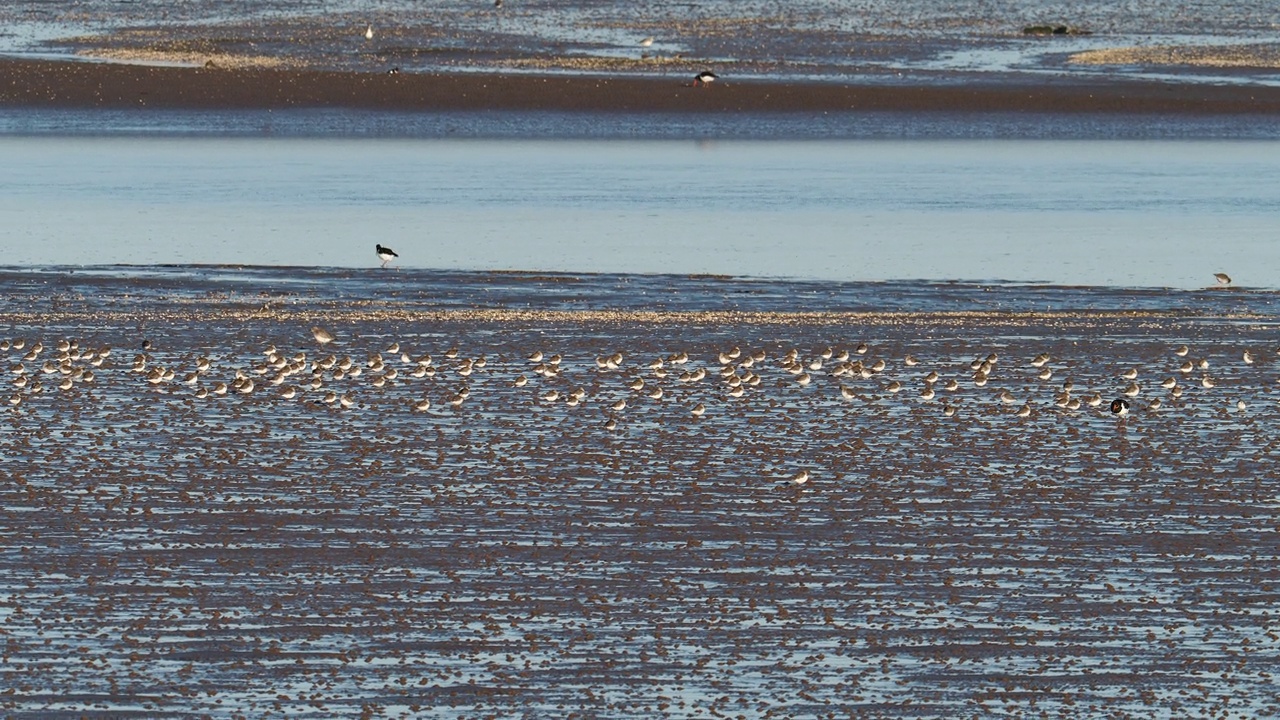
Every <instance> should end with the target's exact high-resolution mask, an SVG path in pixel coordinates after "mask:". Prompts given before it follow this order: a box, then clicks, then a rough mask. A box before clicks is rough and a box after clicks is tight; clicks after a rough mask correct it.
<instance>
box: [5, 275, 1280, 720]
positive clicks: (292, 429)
mask: <svg viewBox="0 0 1280 720" xmlns="http://www.w3.org/2000/svg"><path fill="white" fill-rule="evenodd" d="M0 279H2V280H3V284H4V287H5V288H6V293H5V295H4V297H3V299H2V300H0V320H2V321H3V322H4V323H5V326H6V333H5V336H4V337H3V338H0V356H2V357H3V359H4V369H5V375H4V378H5V381H6V383H7V386H6V392H5V393H4V394H3V397H4V398H5V399H6V400H7V402H6V403H5V404H4V405H3V410H0V424H3V425H4V427H5V432H3V433H0V454H3V456H4V457H7V458H15V457H21V458H22V462H21V464H20V465H15V464H14V463H12V462H9V463H6V465H5V468H4V470H3V473H2V474H0V520H2V521H3V522H0V533H3V536H2V540H3V542H0V569H2V570H3V572H0V577H2V578H4V580H3V583H0V620H2V621H3V622H2V623H0V627H2V628H3V633H4V636H3V642H2V643H0V653H3V655H2V657H3V662H2V663H0V687H4V688H9V689H10V691H9V692H6V693H0V708H3V709H4V712H5V713H6V714H17V715H22V714H30V713H44V714H57V713H66V714H75V715H90V716H92V715H94V714H95V713H96V714H101V715H103V716H108V715H109V716H112V717H121V716H138V717H144V716H145V717H180V716H192V715H206V716H210V717H253V716H263V715H278V714H289V715H311V716H316V717H333V716H339V715H341V716H353V715H356V714H359V713H361V712H364V713H366V714H371V715H374V716H381V717H413V716H420V715H421V714H422V713H425V712H430V713H431V714H432V715H433V716H436V717H474V716H477V715H486V714H493V715H497V716H515V715H537V716H543V715H549V714H558V715H565V716H567V717H574V716H580V717H602V716H608V717H654V716H666V717H707V716H712V715H718V714H722V715H728V716H738V715H745V716H757V717H765V716H779V717H796V716H820V715H822V714H824V713H833V712H834V713H836V714H837V715H844V714H849V713H853V714H859V715H865V716H872V717H882V716H883V717H887V716H893V717H902V716H913V717H915V716H920V717H925V716H928V717H937V716H948V717H955V716H960V715H986V714H997V713H1002V714H1010V715H1029V714H1036V715H1047V716H1049V717H1081V716H1087V715H1092V716H1097V715H1103V714H1107V713H1112V714H1116V713H1118V714H1124V715H1127V716H1145V717H1159V716H1178V717H1219V716H1222V715H1224V714H1228V715H1229V714H1233V713H1234V714H1237V715H1239V716H1252V717H1261V716H1265V715H1269V714H1272V713H1273V712H1274V710H1275V707H1276V704H1277V701H1278V700H1277V696H1276V691H1275V684H1274V680H1273V678H1272V673H1273V671H1274V669H1275V667H1276V662H1277V659H1278V657H1280V639H1278V638H1277V637H1276V635H1275V632H1274V614H1275V610H1274V608H1275V604H1276V600H1277V599H1278V598H1280V594H1278V592H1280V591H1278V590H1277V588H1278V587H1280V569H1278V568H1280V562H1277V561H1278V560H1280V553H1278V551H1277V546H1276V544H1275V543H1274V533H1275V530H1276V527H1277V522H1278V520H1280V495H1277V492H1276V488H1275V486H1274V482H1273V481H1272V480H1271V474H1272V473H1271V471H1272V468H1273V467H1274V455H1275V451H1276V441H1275V440H1274V438H1273V435H1274V433H1273V432H1272V428H1274V424H1275V421H1276V420H1277V415H1278V414H1280V411H1278V410H1277V403H1276V397H1277V389H1278V386H1277V383H1276V378H1277V372H1278V367H1280V366H1278V365H1277V359H1276V354H1275V345H1274V343H1275V340H1274V330H1273V329H1274V326H1275V323H1276V321H1277V318H1276V316H1275V312H1274V307H1275V305H1274V293H1270V292H1248V291H1235V290H1222V291H1203V292H1199V293H1161V292H1154V291H1124V290H1114V291H1096V290H1090V289H1078V288H1023V287H995V288H990V287H988V288H983V287H979V286H956V285H948V284H939V285H928V284H921V285H915V286H913V285H909V284H903V285H901V286H893V287H872V288H860V287H859V286H851V287H849V288H846V291H847V292H866V293H867V294H866V297H867V298H868V300H867V302H868V303H869V302H872V301H875V300H876V299H877V298H881V299H883V300H884V301H885V302H894V303H897V304H898V305H900V306H901V307H902V309H901V310H898V311H880V312H877V311H873V310H866V309H863V308H861V307H859V303H857V302H850V301H847V300H846V301H844V302H841V303H835V302H829V303H823V304H824V305H827V304H829V305H830V307H825V308H823V309H820V310H817V311H807V310H806V311H798V310H797V309H796V308H794V307H792V305H793V302H794V298H795V297H796V296H797V294H799V293H804V294H805V295H806V296H808V294H809V293H810V292H811V291H812V288H811V287H810V286H806V285H803V284H791V283H786V282H744V281H737V280H733V279H729V278H688V279H681V278H674V277H672V278H652V277H651V278H643V277H636V278H629V277H625V276H619V277H612V276H598V277H592V276H555V275H528V274H518V273H454V274H450V275H439V276H435V277H433V275H432V274H431V273H416V274H413V275H410V276H407V277H406V276H405V275H397V274H395V273H394V272H388V273H377V272H352V271H317V270H310V271H308V270H301V269H275V270H272V269H261V268H258V269H255V268H222V269H194V270H190V271H186V270H183V269H172V268H171V269H134V270H132V271H131V270H128V269H120V270H113V271H109V272H94V271H92V270H91V271H90V272H81V271H77V272H74V273H67V272H62V271H54V272H35V273H32V272H22V271H16V272H15V271H7V272H5V273H4V274H3V276H2V278H0ZM637 285H640V286H645V287H647V286H650V285H652V286H654V287H666V288H667V289H668V290H669V291H671V292H670V293H669V296H670V297H672V298H677V297H678V298H679V301H678V302H677V301H676V300H675V299H673V300H671V301H670V302H671V304H672V305H675V306H674V307H667V308H652V307H648V308H647V307H646V305H649V304H651V302H649V301H642V299H640V298H638V297H637V295H636V292H635V291H636V287H637ZM558 290H559V292H558ZM993 298H999V299H1002V300H1004V301H1012V303H1013V304H1014V305H1015V306H1017V307H1023V308H1025V307H1030V306H1032V305H1033V301H1049V300H1051V301H1052V302H1053V303H1054V308H1055V309H1054V310H1052V311H1048V312H1042V313H1037V312H1022V311H1020V312H1002V311H996V310H986V311H982V310H977V309H976V308H979V307H981V306H982V305H983V304H984V303H988V302H991V301H992V299H993ZM1040 304H1041V305H1043V302H1041V303H1040ZM683 306H688V308H683ZM943 306H946V307H959V308H961V309H960V310H958V311H952V310H943V309H941V308H942V307H943ZM317 325H319V326H323V327H324V328H326V329H327V330H329V331H330V332H331V333H332V335H333V336H335V338H336V339H335V340H334V341H333V342H332V343H331V344H329V345H327V346H321V345H319V344H318V343H317V341H316V339H315V338H314V337H313V334H312V331H311V328H312V327H313V326H317ZM18 338H21V339H22V341H23V342H22V347H17V346H16V341H17V339H18ZM144 340H149V341H150V344H149V346H148V347H146V348H145V349H144V347H143V345H142V343H143V341H144ZM37 344H39V345H40V348H39V350H38V351H37V349H36V345H37ZM1183 344H1187V345H1189V348H1188V350H1187V352H1186V355H1185V356H1184V355H1179V354H1178V352H1179V346H1181V345H1183ZM108 347H109V348H111V349H110V352H109V353H105V354H104V352H103V349H104V348H108ZM1245 349H1248V350H1250V351H1251V352H1252V353H1253V354H1254V362H1253V364H1247V363H1245V362H1244V361H1243V359H1242V352H1243V350H1245ZM33 353H34V354H33ZM534 353H541V356H537V355H535V354H534ZM793 353H794V355H793ZM1042 353H1044V354H1047V355H1048V358H1047V359H1046V360H1045V362H1043V363H1039V364H1033V359H1035V358H1037V356H1038V355H1040V354H1042ZM908 356H911V357H912V358H913V360H912V361H909V360H908ZM200 358H206V359H207V361H208V365H207V368H205V369H201V368H202V367H203V363H202V362H201V360H200ZM792 358H794V359H792ZM659 360H661V361H662V362H661V363H658V362H657V361H659ZM984 360H985V361H988V362H990V363H991V365H990V367H989V371H988V372H987V373H985V374H986V375H988V379H987V382H986V383H985V384H982V385H979V384H978V383H977V382H976V380H977V375H978V374H979V373H980V372H981V367H980V363H981V361H984ZM1200 361H1204V367H1203V368H1202V367H1200ZM881 362H883V365H881V364H880V363H881ZM1187 362H1191V363H1193V365H1192V368H1193V369H1192V370H1191V371H1190V372H1185V373H1184V372H1183V371H1181V370H1180V369H1179V368H1180V367H1181V366H1182V364H1184V363H1187ZM912 363H914V364H912ZM975 363H978V364H979V369H978V370H975V369H974V367H975ZM1037 363H1038V361H1037ZM659 365H660V367H659ZM19 368H20V369H19ZM356 369H358V370H359V372H358V373H357V372H355V370H356ZM1131 369H1135V370H1137V379H1136V380H1135V381H1132V382H1136V383H1137V384H1139V385H1140V386H1141V389H1140V392H1139V393H1138V394H1137V395H1136V396H1135V397H1134V398H1133V399H1132V400H1133V406H1134V409H1133V412H1132V413H1131V415H1130V416H1128V417H1127V418H1125V419H1124V420H1120V419H1117V418H1116V417H1115V416H1113V415H1111V414H1110V413H1109V412H1107V411H1106V408H1105V405H1104V406H1102V407H1092V406H1090V405H1089V404H1088V403H1087V399H1088V398H1090V397H1091V396H1093V395H1094V394H1099V395H1101V396H1102V397H1104V398H1105V399H1106V400H1108V401H1109V400H1110V399H1111V398H1112V397H1114V396H1118V395H1119V393H1120V392H1121V390H1122V389H1123V388H1124V387H1126V385H1127V384H1128V383H1129V382H1131V381H1130V380H1128V379H1126V378H1124V377H1123V376H1122V374H1123V373H1124V372H1126V371H1128V370H1131ZM1046 371H1048V374H1049V377H1048V378H1044V377H1041V376H1042V375H1044V374H1045V373H1046ZM930 373H937V374H938V377H937V379H936V380H934V381H933V382H932V383H930V382H927V380H928V379H929V377H930V375H929V374H930ZM522 377H523V378H524V381H523V383H520V382H518V379H519V378H522ZM1169 377H1172V378H1174V379H1176V380H1177V387H1178V388H1179V390H1178V393H1176V394H1175V393H1174V392H1173V391H1172V390H1169V389H1166V388H1163V387H1161V385H1160V383H1161V382H1162V381H1164V380H1165V379H1166V378H1169ZM1206 377H1208V378H1210V379H1211V380H1212V381H1213V382H1212V383H1208V384H1206V383H1204V382H1203V379H1204V378H1206ZM1067 379H1070V380H1072V381H1073V386H1072V388H1071V390H1070V391H1069V392H1068V393H1067V394H1068V396H1069V398H1074V399H1077V400H1086V402H1084V403H1082V405H1081V406H1080V407H1077V408H1071V407H1059V406H1058V405H1057V404H1056V403H1055V398H1056V397H1058V396H1060V395H1061V393H1062V392H1063V383H1064V381H1065V380H1067ZM19 381H21V385H20V386H19ZM951 381H955V382H956V385H955V386H954V388H951V386H950V385H949V383H950V382H951ZM893 383H900V384H901V385H902V388H901V389H899V390H897V392H894V388H893ZM1209 384H1212V385H1213V387H1208V386H1207V385H1209ZM37 388H40V389H39V390H37ZM219 388H223V389H225V390H226V394H225V395H222V394H219V392H218V390H219ZM842 388H843V389H844V390H847V391H848V392H847V396H846V393H845V392H844V391H842ZM949 388H950V389H949ZM290 389H292V392H289V391H290ZM464 389H465V393H464V392H463V391H464ZM739 389H740V390H741V392H740V393H737V395H738V396H735V393H736V391H737V390H739ZM929 389H932V390H933V391H934V395H933V397H926V396H925V391H926V390H929ZM659 390H661V391H662V393H661V397H655V395H657V394H658V393H657V391H659ZM578 391H581V396H580V399H577V400H573V399H572V398H577V397H579V396H578ZM1004 391H1008V392H1009V393H1010V395H1011V396H1012V397H1013V398H1014V401H1013V402H1005V401H1004V400H1002V399H1000V398H1001V393H1002V392H1004ZM286 395H292V397H286ZM1175 395H1176V396H1175ZM460 396H462V397H461V398H460ZM13 397H17V398H18V402H17V404H16V405H15V404H10V403H11V402H12V398H13ZM344 398H345V399H346V401H347V402H346V403H344V402H343V399H344ZM423 400H428V401H430V403H431V405H430V407H429V408H425V409H421V410H419V409H415V408H416V406H418V404H419V403H421V402H422V401H423ZM1156 400H1160V401H1161V402H1162V404H1163V406H1162V407H1160V408H1159V409H1154V407H1153V406H1154V404H1155V401H1156ZM1237 401H1244V402H1245V404H1246V408H1245V409H1244V410H1240V409H1238V408H1237V406H1236V404H1235V403H1236V402H1237ZM620 403H625V404H620ZM698 405H702V406H703V408H704V409H705V413H704V414H702V415H701V416H696V415H695V414H694V412H693V411H694V409H695V408H697V407H698ZM1023 407H1026V408H1028V412H1026V413H1025V416H1024V414H1022V413H1020V410H1021V408H1023ZM947 408H954V409H955V412H954V414H951V415H949V414H948V412H947ZM803 471H808V473H809V479H808V481H807V482H805V483H804V484H796V483H795V482H794V478H796V477H797V475H798V474H800V473H801V472H803Z"/></svg>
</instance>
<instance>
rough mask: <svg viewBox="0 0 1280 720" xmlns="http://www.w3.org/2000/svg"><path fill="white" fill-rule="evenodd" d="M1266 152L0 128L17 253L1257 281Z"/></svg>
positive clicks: (1268, 191)
mask: <svg viewBox="0 0 1280 720" xmlns="http://www.w3.org/2000/svg"><path fill="white" fill-rule="evenodd" d="M1273 149H1274V148H1273V143H1270V142H1244V141H1241V142H1218V141H1212V142H1210V141H1185V142H1184V141H1176V142H1175V141H1170V142H1121V141H1107V142H1101V141H985V140H967V141H841V142H727V141H726V142H718V141H709V142H692V141H670V142H662V141H632V142H618V141H550V142H535V141H510V140H445V139H382V140H353V139H349V138H216V137H215V138H209V137H199V138H188V137H170V138H163V137H162V138H154V137H141V138H134V137H117V138H102V137H83V136H72V137H65V136H49V137H45V136H34V137H32V136H9V137H0V154H3V155H4V157H5V158H6V164H7V167H8V169H9V172H7V173H6V174H5V175H4V176H2V177H0V214H2V215H3V217H4V218H5V224H6V231H7V232H8V233H10V237H12V238H21V241H20V242H15V244H14V246H13V247H11V248H9V250H8V252H7V253H6V261H7V262H9V263H12V264H18V265H44V264H56V265H64V264H65V265H98V264H117V263H127V264H148V265H149V264H189V263H202V264H252V265H257V264H266V265H284V266H321V267H324V266H338V267H341V266H347V267H368V266H370V265H372V264H374V263H376V262H377V259H376V258H375V257H374V254H373V247H374V245H375V243H382V244H385V245H388V246H390V247H392V248H395V249H396V250H397V251H398V252H399V253H400V259H399V260H398V262H397V264H398V265H399V266H403V267H405V268H436V269H482V270H488V269H493V270H511V269H514V270H563V271H570V272H596V273H599V272H605V273H610V272H622V273H644V274H648V273H657V274H688V273H703V274H717V275H732V276H774V277H778V276H782V277H794V278H800V279H814V280H896V279H911V278H924V279H930V280H954V279H959V280H992V279H995V280H1014V281H1022V282H1047V283H1052V284H1068V285H1105V286H1125V287H1132V286H1154V287H1159V286H1168V287H1181V288H1188V289H1190V288H1198V287H1204V286H1205V285H1210V284H1214V280H1213V277H1212V274H1213V273H1215V272H1228V273H1229V274H1231V275H1232V276H1233V277H1234V278H1235V281H1236V283H1237V284H1241V285H1245V286H1249V287H1275V284H1276V278H1277V277H1280V250H1278V249H1277V246H1276V244H1275V243H1274V241H1273V234H1274V226H1275V218H1276V216H1277V213H1278V212H1280V165H1277V164H1276V163H1275V162H1274V153H1273V152H1272V150H1273Z"/></svg>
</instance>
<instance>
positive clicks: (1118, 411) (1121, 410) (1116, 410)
mask: <svg viewBox="0 0 1280 720" xmlns="http://www.w3.org/2000/svg"><path fill="white" fill-rule="evenodd" d="M1111 413H1112V414H1113V415H1120V416H1121V417H1123V416H1125V415H1128V414H1129V401H1128V400H1125V399H1124V398H1116V399H1115V400H1112V401H1111Z"/></svg>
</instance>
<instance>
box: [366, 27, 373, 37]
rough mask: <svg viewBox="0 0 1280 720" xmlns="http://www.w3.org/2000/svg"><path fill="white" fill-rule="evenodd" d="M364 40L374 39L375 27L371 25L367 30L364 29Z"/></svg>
mask: <svg viewBox="0 0 1280 720" xmlns="http://www.w3.org/2000/svg"><path fill="white" fill-rule="evenodd" d="M364 39H365V40H372V39H373V26H372V25H369V26H367V27H365V29H364Z"/></svg>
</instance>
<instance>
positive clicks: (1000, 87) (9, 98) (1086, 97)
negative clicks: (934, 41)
mask: <svg viewBox="0 0 1280 720" xmlns="http://www.w3.org/2000/svg"><path fill="white" fill-rule="evenodd" d="M0 107H5V108H22V107H32V108H79V109H92V108H103V109H123V108H155V109H191V110H220V109H221V110H226V109H264V110H265V109H285V108H297V109H305V108H348V109H365V110H394V111H418V112H435V111H475V110H497V111H560V112H619V113H667V112H685V113H708V114H730V113H785V112H798V113H804V112H915V113H945V112H954V113H991V112H1002V113H1009V112H1014V113H1047V114H1136V115H1155V114H1163V115H1276V114H1280V88H1276V87H1258V86H1254V87H1245V86H1218V85H1206V84H1198V83H1161V82H1149V81H1129V80H1123V79H1119V80H1111V81H1087V82H1084V81H1080V80H1072V79H1060V78H1055V79H1053V80H1051V81H1049V82H1046V83H1028V82H1025V81H1010V82H1007V83H1002V82H992V81H984V82H975V83H972V84H967V85H916V84H913V85H901V84H900V85H871V84H845V83H834V82H813V81H795V82H790V81H784V80H778V81H763V80H734V79H732V78H728V79H727V80H725V81H723V82H721V83H717V84H715V85H712V86H710V87H706V88H697V87H692V86H691V85H690V82H689V81H688V80H685V79H683V78H681V77H676V76H672V77H661V78H653V77H635V76H629V77H595V76H566V75H524V74H514V75H510V74H500V73H495V74H489V73H485V74H479V73H475V74H471V73H457V74H417V73H400V74H395V75H388V74H382V73H361V72H342V71H325V70H296V69H278V68H252V69H225V68H204V67H173V66H151V65H130V64H120V63H104V62H84V61H58V60H30V59H22V58H0Z"/></svg>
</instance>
